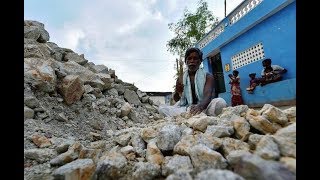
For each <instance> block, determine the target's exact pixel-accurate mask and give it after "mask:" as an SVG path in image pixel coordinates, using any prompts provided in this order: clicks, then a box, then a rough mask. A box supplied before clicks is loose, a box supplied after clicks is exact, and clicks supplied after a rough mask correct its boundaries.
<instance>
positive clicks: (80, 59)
mask: <svg viewBox="0 0 320 180" xmlns="http://www.w3.org/2000/svg"><path fill="white" fill-rule="evenodd" d="M64 61H74V62H76V63H78V64H80V65H84V64H86V63H87V62H88V60H86V59H85V58H83V57H81V56H79V55H78V54H77V53H74V52H70V53H67V54H66V55H65V56H64Z"/></svg>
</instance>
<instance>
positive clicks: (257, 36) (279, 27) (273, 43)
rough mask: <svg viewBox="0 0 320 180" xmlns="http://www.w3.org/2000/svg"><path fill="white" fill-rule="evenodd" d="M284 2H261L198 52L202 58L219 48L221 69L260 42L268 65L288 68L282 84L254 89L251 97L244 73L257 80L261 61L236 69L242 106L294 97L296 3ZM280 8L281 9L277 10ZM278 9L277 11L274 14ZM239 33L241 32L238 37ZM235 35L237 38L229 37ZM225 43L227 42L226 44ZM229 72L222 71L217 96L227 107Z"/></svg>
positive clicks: (205, 66) (207, 68) (228, 100)
mask: <svg viewBox="0 0 320 180" xmlns="http://www.w3.org/2000/svg"><path fill="white" fill-rule="evenodd" d="M286 3H287V1H281V0H279V1H270V0H265V1H263V2H261V4H260V5H258V6H257V7H256V8H254V9H253V10H251V11H250V12H249V13H248V14H246V15H245V16H244V17H243V18H241V19H240V20H239V21H238V22H236V23H235V24H233V25H231V26H230V25H229V26H227V27H226V28H225V31H224V32H223V33H222V34H220V36H218V37H217V38H216V39H215V40H213V41H212V42H210V43H209V44H208V45H207V46H206V47H204V48H203V49H202V51H203V52H204V57H206V56H208V54H209V53H210V52H212V51H213V50H215V49H217V48H220V53H221V59H222V66H224V65H225V64H227V63H230V65H232V63H231V57H232V56H233V55H235V54H237V53H239V52H241V51H243V50H246V49H247V48H249V47H251V46H253V45H255V44H258V43H259V42H262V44H263V47H264V53H265V56H266V57H269V58H271V59H272V64H278V65H280V66H282V67H285V68H286V69H288V72H287V73H286V74H285V75H284V80H283V81H281V82H277V83H274V84H268V85H266V86H264V87H257V88H256V90H255V93H254V94H248V93H247V92H246V91H245V89H246V88H247V87H248V86H249V76H248V74H249V73H253V72H255V73H257V77H260V76H261V75H260V73H261V70H262V63H261V62H262V60H259V61H256V62H254V63H251V64H248V65H246V66H243V67H240V68H238V69H237V70H238V71H239V73H240V78H241V84H240V86H241V89H242V95H243V99H244V101H245V104H248V105H250V104H256V103H268V102H275V101H286V100H292V99H295V97H296V84H295V81H296V2H295V1H293V2H292V3H291V4H289V5H287V4H286ZM284 6H285V7H284ZM282 7H284V8H283V9H281V8H282ZM279 9H281V10H280V11H278V10H279ZM276 11H277V12H276ZM273 13H275V14H273ZM270 15H271V16H270ZM266 17H267V18H266ZM226 21H227V19H224V20H223V21H222V22H226ZM254 21H256V22H254ZM257 22H258V23H257ZM246 26H249V27H250V28H248V27H246ZM241 29H242V30H241ZM247 29H249V30H247ZM246 30H247V31H246ZM241 31H242V32H244V31H245V32H244V33H242V34H241ZM237 34H240V36H238V37H236V38H235V37H232V36H235V35H237ZM226 41H228V42H227V43H226ZM206 61H207V60H205V61H204V69H206V70H208V71H209V72H212V70H211V69H210V68H211V67H207V66H208V65H209V64H208V62H206ZM231 69H232V68H231ZM229 73H232V70H231V71H229V72H225V71H224V78H225V85H226V90H227V91H226V92H225V93H222V94H219V96H220V97H223V98H224V99H225V100H226V101H227V102H228V104H229V105H230V102H231V100H230V99H231V94H230V85H229V77H228V76H227V75H228V74H229Z"/></svg>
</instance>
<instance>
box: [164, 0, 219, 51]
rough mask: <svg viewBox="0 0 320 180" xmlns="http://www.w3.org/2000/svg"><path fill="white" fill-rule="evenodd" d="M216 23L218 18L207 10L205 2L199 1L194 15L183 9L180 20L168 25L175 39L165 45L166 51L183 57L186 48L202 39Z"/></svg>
mask: <svg viewBox="0 0 320 180" xmlns="http://www.w3.org/2000/svg"><path fill="white" fill-rule="evenodd" d="M218 23H219V20H218V18H217V17H215V16H214V15H213V13H212V12H211V11H210V10H208V4H207V2H205V1H204V0H200V1H199V2H198V8H197V9H196V12H195V13H191V12H189V11H188V10H187V9H185V10H184V13H183V18H182V19H180V20H179V21H178V22H176V23H170V24H168V26H169V29H170V30H171V31H173V32H174V33H175V37H174V38H172V39H170V40H169V41H168V43H167V48H168V51H169V52H171V53H172V54H173V55H179V57H183V56H184V52H185V50H186V49H187V48H189V47H191V46H193V45H194V44H195V43H196V42H198V41H199V40H200V39H201V38H203V37H204V36H205V35H206V33H208V32H209V31H210V30H211V29H213V28H214V27H215V26H216V25H217V24H218Z"/></svg>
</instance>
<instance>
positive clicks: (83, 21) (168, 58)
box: [24, 0, 243, 92]
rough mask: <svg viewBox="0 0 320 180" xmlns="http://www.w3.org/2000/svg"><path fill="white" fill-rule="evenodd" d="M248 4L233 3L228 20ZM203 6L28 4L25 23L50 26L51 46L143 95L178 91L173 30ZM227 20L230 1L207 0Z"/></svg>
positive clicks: (80, 1) (106, 0) (186, 0)
mask: <svg viewBox="0 0 320 180" xmlns="http://www.w3.org/2000/svg"><path fill="white" fill-rule="evenodd" d="M242 1H243V0H227V14H228V13H229V12H231V11H232V10H233V9H234V8H235V7H236V6H237V5H239V4H240V3H241V2H242ZM197 2H198V1H197V0H116V1H114V0H112V1H111V0H52V1H48V0H24V19H25V20H36V21H39V22H41V23H43V24H44V25H45V29H46V30H47V31H48V32H49V34H50V41H51V42H54V43H56V44H57V45H58V46H59V47H64V48H69V49H72V50H73V51H74V52H76V53H78V54H84V56H85V58H86V59H88V60H89V61H90V62H93V63H95V64H96V65H98V64H104V65H105V66H107V67H108V68H111V69H114V70H115V71H116V75H117V76H118V78H119V79H121V80H123V81H125V82H128V83H134V84H135V86H137V87H138V88H139V89H140V90H142V91H157V92H166V91H169V92H170V91H173V86H174V84H175V81H174V74H175V70H174V66H175V59H176V58H177V56H173V55H172V54H170V53H169V52H168V51H167V47H166V43H167V41H169V40H170V39H171V38H173V37H174V34H173V32H171V31H170V30H169V28H168V24H169V23H175V22H177V21H178V20H179V19H181V18H182V16H183V10H184V9H185V8H187V9H188V10H190V11H191V12H194V10H195V9H196V8H197ZM207 2H208V5H209V9H210V10H211V11H212V12H213V14H214V15H215V16H216V17H219V20H221V19H222V18H223V17H224V0H207Z"/></svg>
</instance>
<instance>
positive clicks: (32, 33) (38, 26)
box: [24, 21, 50, 43]
mask: <svg viewBox="0 0 320 180" xmlns="http://www.w3.org/2000/svg"><path fill="white" fill-rule="evenodd" d="M24 37H25V38H29V39H34V40H36V41H38V42H40V43H45V42H47V41H49V38H50V36H49V33H48V32H47V31H46V30H45V29H44V24H42V23H39V22H36V21H33V22H31V21H29V22H27V23H25V24H24Z"/></svg>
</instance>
